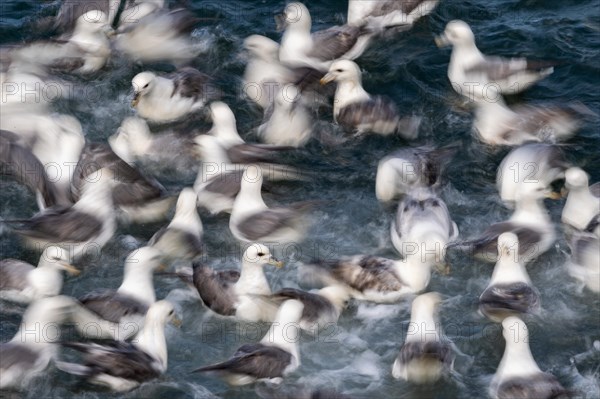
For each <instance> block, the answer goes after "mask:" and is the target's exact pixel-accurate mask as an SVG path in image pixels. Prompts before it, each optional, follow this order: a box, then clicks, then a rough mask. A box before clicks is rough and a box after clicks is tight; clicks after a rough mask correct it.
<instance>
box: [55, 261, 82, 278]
mask: <svg viewBox="0 0 600 399" xmlns="http://www.w3.org/2000/svg"><path fill="white" fill-rule="evenodd" d="M60 264H61V266H62V267H63V269H65V270H66V271H67V273H69V274H70V275H71V276H79V274H80V273H81V270H79V269H78V268H76V267H75V266H73V265H71V264H69V263H67V262H61V263H60Z"/></svg>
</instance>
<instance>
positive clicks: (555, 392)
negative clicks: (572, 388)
mask: <svg viewBox="0 0 600 399" xmlns="http://www.w3.org/2000/svg"><path fill="white" fill-rule="evenodd" d="M502 335H503V336H504V342H505V343H506V346H505V348H504V355H503V356H502V360H501V361H500V364H499V365H498V369H497V370H496V374H494V377H493V378H492V382H491V384H490V390H489V392H490V396H491V397H492V398H493V399H508V398H517V397H518V398H563V397H567V396H568V395H567V394H568V392H567V391H566V390H565V389H564V388H563V387H562V385H561V384H560V383H559V382H558V380H557V379H556V377H554V376H553V375H552V374H548V373H544V372H542V370H540V368H539V367H538V365H537V363H536V362H535V360H534V359H533V356H532V355H531V350H530V349H529V330H528V329H527V325H526V324H525V323H524V322H523V320H521V319H519V318H518V317H514V316H511V317H507V318H506V319H504V321H503V322H502ZM563 395H564V396H563Z"/></svg>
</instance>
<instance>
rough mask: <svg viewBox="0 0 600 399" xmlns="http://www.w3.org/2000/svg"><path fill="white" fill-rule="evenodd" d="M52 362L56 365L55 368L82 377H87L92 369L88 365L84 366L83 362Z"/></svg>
mask: <svg viewBox="0 0 600 399" xmlns="http://www.w3.org/2000/svg"><path fill="white" fill-rule="evenodd" d="M54 364H55V365H56V368H58V369H59V370H62V371H64V372H65V373H69V374H73V375H80V376H83V377H87V376H89V375H91V372H92V369H91V368H90V367H88V366H84V365H83V364H78V363H67V362H61V361H58V360H57V361H55V362H54Z"/></svg>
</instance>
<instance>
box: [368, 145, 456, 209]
mask: <svg viewBox="0 0 600 399" xmlns="http://www.w3.org/2000/svg"><path fill="white" fill-rule="evenodd" d="M455 153H456V148H455V147H450V146H449V147H443V148H433V147H429V146H421V147H413V148H410V147H409V148H402V149H399V150H397V151H394V152H393V153H391V154H390V155H388V156H386V157H385V158H383V159H382V160H381V161H379V164H378V166H377V176H376V178H375V195H376V196H377V199H378V200H379V201H382V202H388V201H391V200H393V199H395V198H397V197H399V196H403V195H406V194H408V193H409V192H410V191H412V190H414V189H418V188H427V187H431V188H432V189H436V188H438V187H439V185H440V184H441V181H440V178H441V174H442V171H443V169H444V167H445V165H446V164H447V163H448V162H449V160H450V158H451V157H452V156H454V154H455Z"/></svg>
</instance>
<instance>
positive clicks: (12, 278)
mask: <svg viewBox="0 0 600 399" xmlns="http://www.w3.org/2000/svg"><path fill="white" fill-rule="evenodd" d="M63 270H64V271H66V272H68V273H69V274H71V275H74V276H77V275H78V274H79V270H77V269H76V268H75V267H73V266H71V265H70V264H69V254H68V253H67V252H66V251H65V250H64V249H62V248H60V247H56V246H50V247H48V248H46V249H44V252H42V255H41V256H40V260H39V263H38V265H37V267H34V266H33V265H30V264H29V263H27V262H23V261H21V260H17V259H2V260H1V261H0V298H2V299H8V300H10V301H14V302H20V303H30V302H32V301H35V300H38V299H42V298H45V297H50V296H56V295H59V294H60V291H61V289H62V285H63V277H62V274H61V272H62V271H63Z"/></svg>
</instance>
